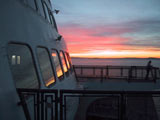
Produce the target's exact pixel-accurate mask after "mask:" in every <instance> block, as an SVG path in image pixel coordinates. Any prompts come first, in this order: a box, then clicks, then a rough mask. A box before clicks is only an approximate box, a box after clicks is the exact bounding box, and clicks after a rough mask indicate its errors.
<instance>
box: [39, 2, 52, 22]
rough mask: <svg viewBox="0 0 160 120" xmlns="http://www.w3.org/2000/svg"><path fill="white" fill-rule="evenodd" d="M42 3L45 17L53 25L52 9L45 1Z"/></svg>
mask: <svg viewBox="0 0 160 120" xmlns="http://www.w3.org/2000/svg"><path fill="white" fill-rule="evenodd" d="M41 2H42V6H43V12H44V17H45V19H46V20H47V21H48V22H49V23H50V24H51V18H50V12H49V10H50V9H49V8H48V5H47V3H46V2H45V1H44V0H41ZM45 7H46V8H47V11H46V9H45ZM46 12H47V13H48V17H49V20H48V17H47V13H46Z"/></svg>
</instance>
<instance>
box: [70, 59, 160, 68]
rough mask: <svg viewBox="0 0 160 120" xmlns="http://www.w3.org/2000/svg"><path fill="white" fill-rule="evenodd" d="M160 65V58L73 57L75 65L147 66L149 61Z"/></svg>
mask: <svg viewBox="0 0 160 120" xmlns="http://www.w3.org/2000/svg"><path fill="white" fill-rule="evenodd" d="M149 60H151V61H152V65H153V66H155V67H160V59H87V58H72V62H73V65H115V66H117V65H118V66H146V65H147V63H148V61H149Z"/></svg>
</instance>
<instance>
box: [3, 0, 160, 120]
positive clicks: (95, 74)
mask: <svg viewBox="0 0 160 120" xmlns="http://www.w3.org/2000/svg"><path fill="white" fill-rule="evenodd" d="M0 8H1V9H0V13H1V19H0V26H1V27H0V30H1V32H0V33H1V34H0V37H1V40H0V76H1V79H0V82H1V83H0V120H12V119H14V120H158V119H160V112H159V106H160V104H159V101H160V91H159V88H160V81H159V80H160V79H159V78H160V76H159V75H160V73H159V72H160V70H159V68H157V67H152V68H151V72H150V74H149V75H148V78H147V79H146V78H145V76H146V74H147V73H146V67H145V66H89V65H88V66H83V65H81V66H76V65H72V62H71V58H70V55H69V52H68V49H67V46H66V43H65V40H64V38H63V35H60V34H59V32H58V28H57V25H56V21H55V18H54V15H55V14H57V13H58V10H54V9H52V4H51V1H50V0H1V4H0Z"/></svg>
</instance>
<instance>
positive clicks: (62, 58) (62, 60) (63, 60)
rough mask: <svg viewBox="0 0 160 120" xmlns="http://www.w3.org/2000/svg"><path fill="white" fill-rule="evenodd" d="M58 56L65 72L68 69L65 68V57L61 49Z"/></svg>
mask: <svg viewBox="0 0 160 120" xmlns="http://www.w3.org/2000/svg"><path fill="white" fill-rule="evenodd" d="M60 58H61V62H62V66H63V70H64V72H67V71H68V69H67V65H66V61H65V57H64V54H63V52H62V51H61V52H60Z"/></svg>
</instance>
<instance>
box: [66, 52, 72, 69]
mask: <svg viewBox="0 0 160 120" xmlns="http://www.w3.org/2000/svg"><path fill="white" fill-rule="evenodd" d="M66 54H67V57H68V60H69V64H70V67H72V61H71V57H70V55H69V53H66Z"/></svg>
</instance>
